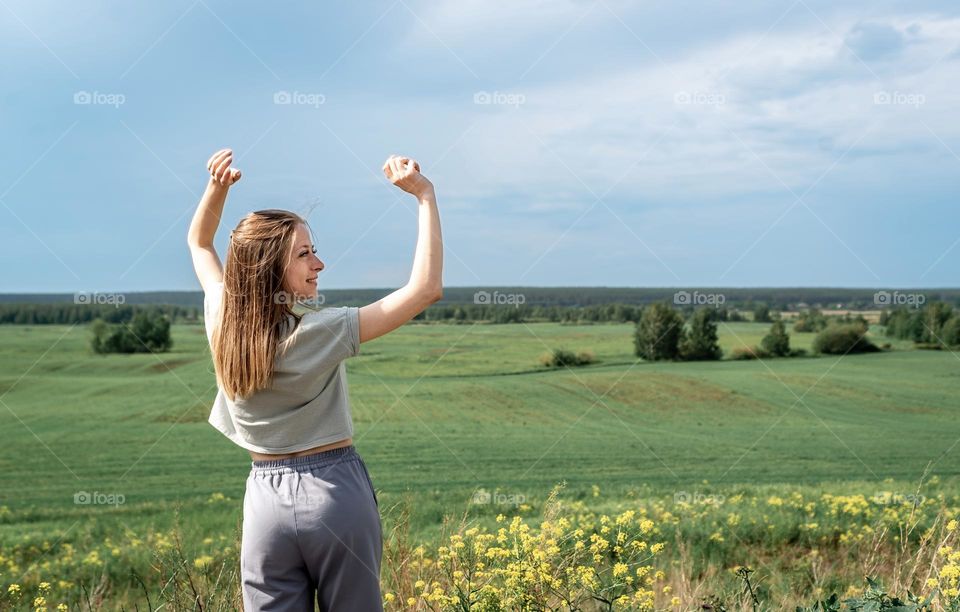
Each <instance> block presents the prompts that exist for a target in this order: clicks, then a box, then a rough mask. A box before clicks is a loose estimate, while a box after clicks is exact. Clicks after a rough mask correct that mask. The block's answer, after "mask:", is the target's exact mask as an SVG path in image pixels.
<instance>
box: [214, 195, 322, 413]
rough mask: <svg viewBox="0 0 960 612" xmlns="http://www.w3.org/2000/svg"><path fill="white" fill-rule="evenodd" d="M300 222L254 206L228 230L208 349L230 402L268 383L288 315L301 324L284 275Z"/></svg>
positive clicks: (290, 215)
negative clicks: (217, 314) (220, 299)
mask: <svg viewBox="0 0 960 612" xmlns="http://www.w3.org/2000/svg"><path fill="white" fill-rule="evenodd" d="M300 223H303V224H304V225H307V222H306V221H304V220H303V218H302V217H300V216H299V215H297V214H295V213H292V212H289V211H286V210H276V209H269V210H258V211H255V212H251V213H249V214H247V216H245V217H244V218H243V219H242V220H241V221H240V223H238V224H237V227H236V229H234V230H233V231H232V232H231V233H230V246H229V247H228V248H227V261H226V264H225V265H224V270H223V302H222V304H221V307H220V319H219V321H218V322H215V323H214V325H215V327H214V330H213V338H212V341H211V349H212V353H213V365H214V369H215V371H216V375H217V382H218V383H219V385H220V388H221V389H222V390H223V392H224V394H225V395H226V396H227V397H229V398H230V399H231V400H232V401H235V400H236V398H237V397H241V398H245V397H249V396H250V395H252V394H253V393H254V392H255V391H258V390H260V389H264V388H267V387H269V386H270V385H271V384H272V382H273V369H274V359H275V358H276V355H277V345H278V343H279V342H280V340H281V337H282V336H283V334H284V326H285V325H287V324H288V322H289V317H290V315H293V316H294V318H295V320H296V321H297V323H299V320H300V318H299V316H297V315H296V314H295V313H294V312H293V310H292V306H293V300H292V299H291V298H292V295H291V294H290V293H289V292H288V291H287V289H286V287H285V286H284V284H283V279H284V276H285V272H286V269H287V265H288V264H289V262H290V254H291V252H292V242H293V238H294V232H295V230H296V227H297V225H298V224H300ZM308 228H309V226H308Z"/></svg>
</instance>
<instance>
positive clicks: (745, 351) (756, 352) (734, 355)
mask: <svg viewBox="0 0 960 612" xmlns="http://www.w3.org/2000/svg"><path fill="white" fill-rule="evenodd" d="M769 356H770V354H769V353H767V352H766V351H765V350H763V349H762V348H760V347H759V346H738V347H737V348H735V349H733V351H732V352H731V353H730V359H733V360H742V359H763V358H765V357H769Z"/></svg>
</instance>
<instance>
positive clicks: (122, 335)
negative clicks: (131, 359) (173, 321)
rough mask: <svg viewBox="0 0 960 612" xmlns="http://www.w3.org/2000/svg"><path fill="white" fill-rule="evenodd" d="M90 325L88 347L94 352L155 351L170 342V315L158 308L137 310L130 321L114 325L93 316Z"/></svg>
mask: <svg viewBox="0 0 960 612" xmlns="http://www.w3.org/2000/svg"><path fill="white" fill-rule="evenodd" d="M90 329H91V331H92V332H93V338H92V339H91V341H90V347H91V348H92V349H93V351H94V352H95V353H149V352H157V353H159V352H164V351H168V350H170V347H171V346H172V345H173V340H172V339H171V337H170V319H168V318H167V317H166V316H165V315H164V314H163V313H162V312H160V311H153V310H151V311H140V312H137V313H136V314H135V315H133V320H131V321H130V323H119V324H116V325H110V324H108V323H106V322H104V321H103V320H102V319H97V320H95V321H94V322H93V323H92V325H91V327H90Z"/></svg>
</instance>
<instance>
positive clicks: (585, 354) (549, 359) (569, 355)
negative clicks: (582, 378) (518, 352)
mask: <svg viewBox="0 0 960 612" xmlns="http://www.w3.org/2000/svg"><path fill="white" fill-rule="evenodd" d="M594 361H596V359H595V357H594V355H593V352H592V351H580V352H579V353H574V352H573V351H568V350H566V349H562V348H561V349H553V350H552V351H548V352H546V353H543V354H542V355H540V365H542V366H544V367H546V368H564V367H569V366H581V365H587V364H589V363H593V362H594Z"/></svg>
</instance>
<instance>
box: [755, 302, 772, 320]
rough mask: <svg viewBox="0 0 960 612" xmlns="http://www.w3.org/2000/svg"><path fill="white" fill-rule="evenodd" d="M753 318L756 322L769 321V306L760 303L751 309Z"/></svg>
mask: <svg viewBox="0 0 960 612" xmlns="http://www.w3.org/2000/svg"><path fill="white" fill-rule="evenodd" d="M753 320H754V322H756V323H769V322H770V321H771V319H770V307H769V306H767V305H766V304H760V305H759V306H757V307H756V308H754V309H753Z"/></svg>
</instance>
